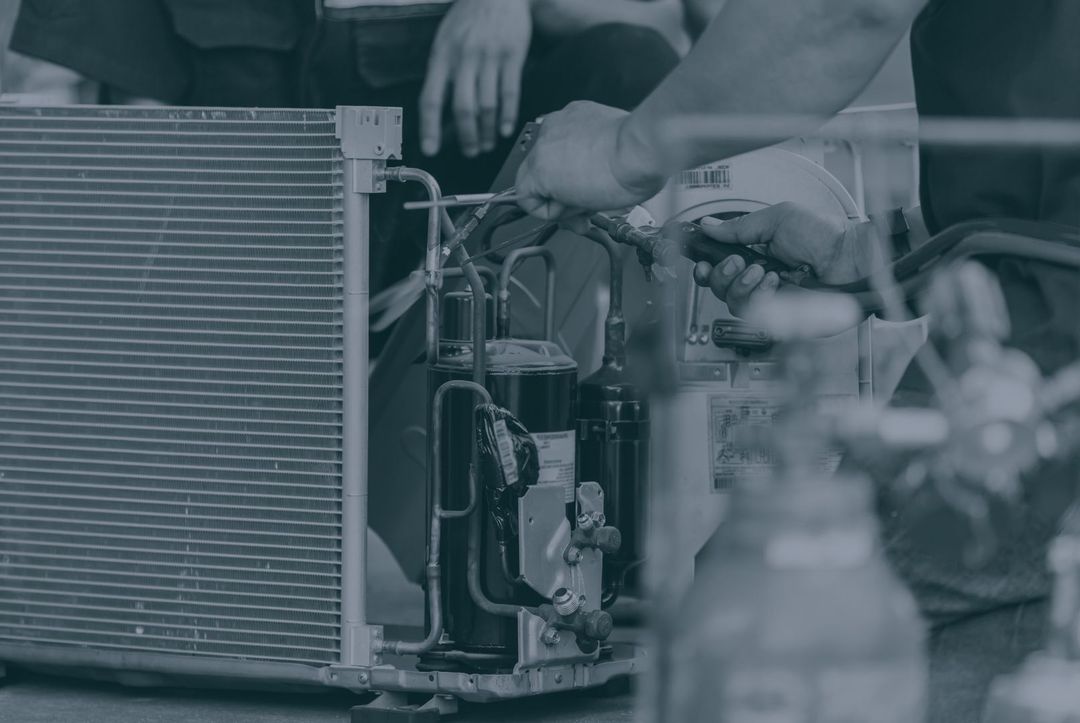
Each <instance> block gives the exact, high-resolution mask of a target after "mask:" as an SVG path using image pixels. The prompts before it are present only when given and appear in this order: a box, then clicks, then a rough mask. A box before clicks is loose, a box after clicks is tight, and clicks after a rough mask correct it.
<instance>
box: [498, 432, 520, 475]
mask: <svg viewBox="0 0 1080 723" xmlns="http://www.w3.org/2000/svg"><path fill="white" fill-rule="evenodd" d="M495 444H496V446H498V448H499V464H501V465H502V469H503V476H504V477H505V478H506V484H507V486H511V485H516V484H517V483H518V468H517V460H516V459H514V443H513V442H512V441H511V440H510V430H509V429H507V428H506V422H505V421H504V420H502V419H496V420H495Z"/></svg>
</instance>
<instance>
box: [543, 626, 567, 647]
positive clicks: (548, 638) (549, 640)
mask: <svg viewBox="0 0 1080 723" xmlns="http://www.w3.org/2000/svg"><path fill="white" fill-rule="evenodd" d="M561 640H562V635H560V634H559V631H558V630H556V629H555V628H553V627H551V626H548V627H546V628H544V631H543V632H542V633H540V642H541V643H543V644H544V645H546V646H548V647H549V648H553V647H555V646H556V645H558V644H559V642H560V641H561Z"/></svg>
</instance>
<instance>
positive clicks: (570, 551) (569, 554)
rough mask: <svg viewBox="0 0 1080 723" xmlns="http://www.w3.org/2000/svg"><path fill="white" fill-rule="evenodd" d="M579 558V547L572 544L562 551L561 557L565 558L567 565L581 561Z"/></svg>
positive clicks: (580, 556)
mask: <svg viewBox="0 0 1080 723" xmlns="http://www.w3.org/2000/svg"><path fill="white" fill-rule="evenodd" d="M581 558H582V554H581V549H580V548H578V547H574V546H573V545H571V546H570V547H568V548H566V552H564V553H563V559H564V560H566V564H567V565H576V564H578V563H579V562H581Z"/></svg>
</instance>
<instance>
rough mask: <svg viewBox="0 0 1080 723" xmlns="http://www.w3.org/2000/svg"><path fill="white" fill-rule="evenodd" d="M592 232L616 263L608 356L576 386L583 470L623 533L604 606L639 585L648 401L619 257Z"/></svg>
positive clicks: (608, 559)
mask: <svg viewBox="0 0 1080 723" xmlns="http://www.w3.org/2000/svg"><path fill="white" fill-rule="evenodd" d="M589 237H590V238H591V239H592V240H594V241H596V242H597V243H599V244H600V245H601V246H603V247H604V249H605V251H606V252H607V254H608V256H609V258H610V261H611V274H610V275H611V281H610V285H609V287H610V288H609V296H608V298H609V301H608V313H607V318H606V319H605V320H604V356H603V361H602V363H601V366H600V369H598V370H597V371H596V372H595V373H594V374H592V375H591V376H589V377H588V378H586V379H584V380H583V381H582V382H581V384H580V386H579V388H578V472H579V476H580V478H581V480H582V481H593V482H597V483H599V484H600V487H601V488H602V489H603V490H604V498H605V500H606V503H605V516H606V518H607V524H609V525H611V526H613V527H615V528H616V529H618V530H619V532H620V533H622V546H621V547H620V549H619V551H618V552H616V553H613V554H608V555H605V556H604V598H603V601H602V602H603V604H604V606H605V607H606V606H608V605H610V604H611V603H613V602H614V601H615V599H616V598H617V597H618V596H619V594H620V592H621V591H622V590H624V589H629V590H631V591H634V590H636V587H637V584H636V583H637V574H636V573H637V569H638V568H639V567H640V565H641V563H642V562H643V561H644V559H645V530H646V524H647V521H646V516H645V515H646V509H647V504H648V496H649V405H648V401H647V400H646V399H645V396H644V394H643V393H642V391H641V390H640V389H639V388H638V385H636V384H635V383H634V381H633V380H632V378H631V376H630V374H629V373H628V371H627V369H626V321H625V319H624V318H623V313H622V263H621V262H622V255H621V253H620V249H619V248H618V246H616V245H615V243H614V242H613V241H612V240H611V239H610V238H609V237H607V235H606V234H604V233H603V232H601V231H600V230H599V229H595V230H593V231H590V232H589Z"/></svg>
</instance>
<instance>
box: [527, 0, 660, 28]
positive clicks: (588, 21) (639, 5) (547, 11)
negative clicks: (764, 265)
mask: <svg viewBox="0 0 1080 723" xmlns="http://www.w3.org/2000/svg"><path fill="white" fill-rule="evenodd" d="M678 1H681V0H678ZM676 6H677V1H676V0H645V1H643V0H532V7H533V20H534V21H535V23H536V27H537V28H538V29H539V30H540V31H541V32H543V33H545V34H547V35H553V36H565V35H572V34H574V33H579V32H581V31H583V30H588V29H589V28H592V27H595V26H597V25H606V24H609V23H625V24H628V25H638V26H641V27H649V28H655V27H657V25H659V24H662V23H666V22H667V20H668V16H673V15H674V14H675V13H674V12H672V11H673V8H675V7H676Z"/></svg>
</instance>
